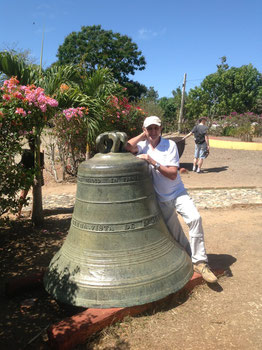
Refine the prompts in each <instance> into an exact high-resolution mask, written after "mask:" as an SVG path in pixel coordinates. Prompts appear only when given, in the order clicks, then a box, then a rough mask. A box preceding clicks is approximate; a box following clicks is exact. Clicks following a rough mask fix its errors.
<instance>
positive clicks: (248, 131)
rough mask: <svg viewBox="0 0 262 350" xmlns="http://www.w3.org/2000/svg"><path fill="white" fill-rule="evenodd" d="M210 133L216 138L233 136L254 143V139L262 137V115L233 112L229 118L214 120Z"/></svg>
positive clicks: (222, 117) (223, 117)
mask: <svg viewBox="0 0 262 350" xmlns="http://www.w3.org/2000/svg"><path fill="white" fill-rule="evenodd" d="M209 132H210V134H212V135H215V136H232V137H237V138H240V139H241V141H252V140H253V137H255V136H261V135H262V115H258V114H254V113H252V112H247V113H243V114H238V113H236V112H233V113H231V114H230V115H229V116H221V117H220V118H219V119H218V120H213V121H212V123H211V127H210V129H209Z"/></svg>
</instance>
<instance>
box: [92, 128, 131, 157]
mask: <svg viewBox="0 0 262 350" xmlns="http://www.w3.org/2000/svg"><path fill="white" fill-rule="evenodd" d="M126 143H127V134H126V133H125V132H120V131H109V132H104V133H103V134H100V135H98V136H97V138H96V148H97V150H98V152H99V153H109V152H112V153H122V152H125V145H126Z"/></svg>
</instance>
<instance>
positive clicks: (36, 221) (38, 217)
mask: <svg viewBox="0 0 262 350" xmlns="http://www.w3.org/2000/svg"><path fill="white" fill-rule="evenodd" d="M34 159H35V162H34V165H35V168H36V175H35V181H34V184H33V208H32V217H31V219H32V222H33V225H34V226H36V227H39V226H42V225H43V223H44V213H43V204H42V185H43V178H42V176H43V175H42V171H43V170H42V169H41V164H40V133H38V134H37V137H36V142H35V153H34Z"/></svg>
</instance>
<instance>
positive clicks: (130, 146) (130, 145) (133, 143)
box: [125, 132, 146, 154]
mask: <svg viewBox="0 0 262 350" xmlns="http://www.w3.org/2000/svg"><path fill="white" fill-rule="evenodd" d="M144 140H146V134H145V132H142V133H141V134H140V135H138V136H135V137H133V138H132V139H130V140H128V142H127V144H126V147H125V148H126V150H127V151H128V152H131V153H133V154H137V152H138V147H137V144H138V142H140V141H144Z"/></svg>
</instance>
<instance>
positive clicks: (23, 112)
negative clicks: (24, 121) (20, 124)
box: [15, 108, 26, 117]
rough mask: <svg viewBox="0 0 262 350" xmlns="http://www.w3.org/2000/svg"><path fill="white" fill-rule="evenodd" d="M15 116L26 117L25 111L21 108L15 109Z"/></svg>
mask: <svg viewBox="0 0 262 350" xmlns="http://www.w3.org/2000/svg"><path fill="white" fill-rule="evenodd" d="M15 113H16V114H20V115H22V116H23V117H25V116H26V111H25V110H23V108H17V109H16V111H15Z"/></svg>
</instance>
